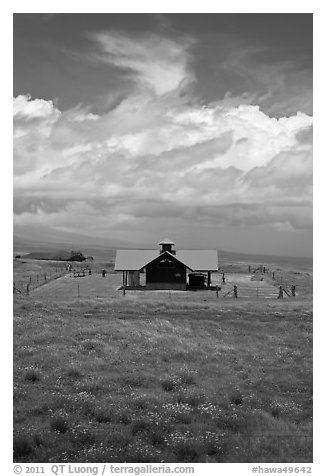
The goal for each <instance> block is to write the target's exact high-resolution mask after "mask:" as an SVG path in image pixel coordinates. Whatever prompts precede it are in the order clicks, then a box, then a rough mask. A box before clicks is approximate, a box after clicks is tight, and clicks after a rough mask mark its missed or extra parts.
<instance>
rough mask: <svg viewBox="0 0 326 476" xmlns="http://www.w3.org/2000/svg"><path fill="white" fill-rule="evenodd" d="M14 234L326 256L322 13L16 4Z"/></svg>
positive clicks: (140, 244)
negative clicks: (317, 33)
mask: <svg viewBox="0 0 326 476" xmlns="http://www.w3.org/2000/svg"><path fill="white" fill-rule="evenodd" d="M13 111H14V232H15V233H16V234H17V235H19V236H28V237H35V238H38V237H40V236H52V237H56V236H57V237H60V236H68V235H67V233H78V234H82V235H86V236H89V237H94V240H102V241H104V242H107V244H108V245H109V244H111V243H117V242H119V241H122V242H129V243H132V244H133V245H134V247H141V246H142V245H145V246H148V245H149V244H153V246H154V247H155V246H156V243H157V242H158V241H159V240H160V239H162V238H164V237H165V236H168V237H170V238H172V239H174V241H176V243H177V246H180V247H194V248H213V249H214V248H215V249H216V248H219V249H224V250H230V251H239V252H242V251H244V252H251V253H269V254H279V255H291V256H311V255H312V15H311V14H271V13H270V14H160V15H158V14H15V15H14V105H13Z"/></svg>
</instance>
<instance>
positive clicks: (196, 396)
mask: <svg viewBox="0 0 326 476" xmlns="http://www.w3.org/2000/svg"><path fill="white" fill-rule="evenodd" d="M176 402H177V403H187V404H188V405H191V406H192V407H198V405H201V404H202V403H204V402H206V397H205V395H204V394H203V393H198V392H195V391H187V390H181V391H180V392H178V393H177V395H176Z"/></svg>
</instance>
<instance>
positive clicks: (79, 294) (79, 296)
mask: <svg viewBox="0 0 326 476" xmlns="http://www.w3.org/2000/svg"><path fill="white" fill-rule="evenodd" d="M77 296H78V297H80V294H79V283H77Z"/></svg>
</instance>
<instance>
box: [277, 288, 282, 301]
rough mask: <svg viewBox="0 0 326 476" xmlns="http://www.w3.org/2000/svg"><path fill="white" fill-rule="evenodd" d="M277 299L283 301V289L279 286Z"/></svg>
mask: <svg viewBox="0 0 326 476" xmlns="http://www.w3.org/2000/svg"><path fill="white" fill-rule="evenodd" d="M277 299H283V288H282V286H280V290H279V292H278V296H277Z"/></svg>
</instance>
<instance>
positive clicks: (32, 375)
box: [24, 367, 41, 382]
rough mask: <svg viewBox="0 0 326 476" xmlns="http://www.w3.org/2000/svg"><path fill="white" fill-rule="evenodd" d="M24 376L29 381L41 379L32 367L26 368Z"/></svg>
mask: <svg viewBox="0 0 326 476" xmlns="http://www.w3.org/2000/svg"><path fill="white" fill-rule="evenodd" d="M24 378H25V380H28V381H29V382H37V381H38V380H41V376H40V373H39V372H38V371H37V370H36V369H34V368H33V367H29V368H27V369H26V371H25V376H24Z"/></svg>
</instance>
